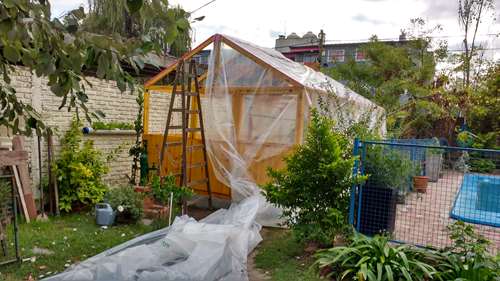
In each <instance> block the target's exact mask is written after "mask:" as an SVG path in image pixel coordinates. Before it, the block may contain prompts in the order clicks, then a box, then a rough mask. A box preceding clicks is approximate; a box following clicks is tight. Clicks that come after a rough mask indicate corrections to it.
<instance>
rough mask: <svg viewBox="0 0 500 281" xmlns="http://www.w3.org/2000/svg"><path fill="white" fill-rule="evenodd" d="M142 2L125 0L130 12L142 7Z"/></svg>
mask: <svg viewBox="0 0 500 281" xmlns="http://www.w3.org/2000/svg"><path fill="white" fill-rule="evenodd" d="M143 4H144V1H143V0H127V7H128V10H129V11H130V12H131V13H136V12H138V11H139V10H140V9H141V8H142V5H143Z"/></svg>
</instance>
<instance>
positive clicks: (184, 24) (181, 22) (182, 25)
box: [175, 18, 189, 30]
mask: <svg viewBox="0 0 500 281" xmlns="http://www.w3.org/2000/svg"><path fill="white" fill-rule="evenodd" d="M175 24H176V25H177V28H178V29H181V30H185V29H187V28H188V27H189V21H188V20H187V19H185V18H181V19H178V20H177V21H176V22H175Z"/></svg>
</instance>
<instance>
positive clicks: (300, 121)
mask: <svg viewBox="0 0 500 281" xmlns="http://www.w3.org/2000/svg"><path fill="white" fill-rule="evenodd" d="M303 138H304V94H303V93H300V94H298V95H297V112H296V114H295V143H296V144H301V143H302V140H303Z"/></svg>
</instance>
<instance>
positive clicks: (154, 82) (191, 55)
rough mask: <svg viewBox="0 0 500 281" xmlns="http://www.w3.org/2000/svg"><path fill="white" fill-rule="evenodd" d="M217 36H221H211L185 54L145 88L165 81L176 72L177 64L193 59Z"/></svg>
mask: <svg viewBox="0 0 500 281" xmlns="http://www.w3.org/2000/svg"><path fill="white" fill-rule="evenodd" d="M217 36H220V35H218V34H216V35H212V36H210V38H208V39H207V40H205V41H204V42H203V43H201V44H200V45H198V47H196V48H194V49H193V50H191V51H190V52H188V53H185V54H184V55H183V56H182V57H181V58H179V59H178V60H177V61H176V62H174V63H173V64H171V65H169V66H168V67H167V68H165V69H164V70H162V71H160V72H159V73H158V74H156V75H155V76H153V77H152V78H151V79H149V80H148V81H146V83H145V84H144V86H145V87H149V86H152V85H154V84H156V82H158V81H160V80H161V79H163V77H165V76H167V75H168V74H169V73H170V72H172V71H174V70H175V69H176V68H177V64H178V63H179V61H181V60H184V61H186V60H188V59H190V58H192V57H193V56H194V55H196V54H197V53H199V52H200V51H201V50H203V49H205V48H206V47H207V46H208V45H210V44H211V43H212V42H213V41H214V39H215V38H216V37H217Z"/></svg>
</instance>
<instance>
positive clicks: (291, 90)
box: [228, 87, 302, 95]
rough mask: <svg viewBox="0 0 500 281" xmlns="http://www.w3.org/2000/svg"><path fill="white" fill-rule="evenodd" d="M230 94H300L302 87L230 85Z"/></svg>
mask: <svg viewBox="0 0 500 281" xmlns="http://www.w3.org/2000/svg"><path fill="white" fill-rule="evenodd" d="M228 92H229V93H230V94H240V95H253V94H257V95H299V94H301V93H302V88H297V87H261V88H255V87H228Z"/></svg>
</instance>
